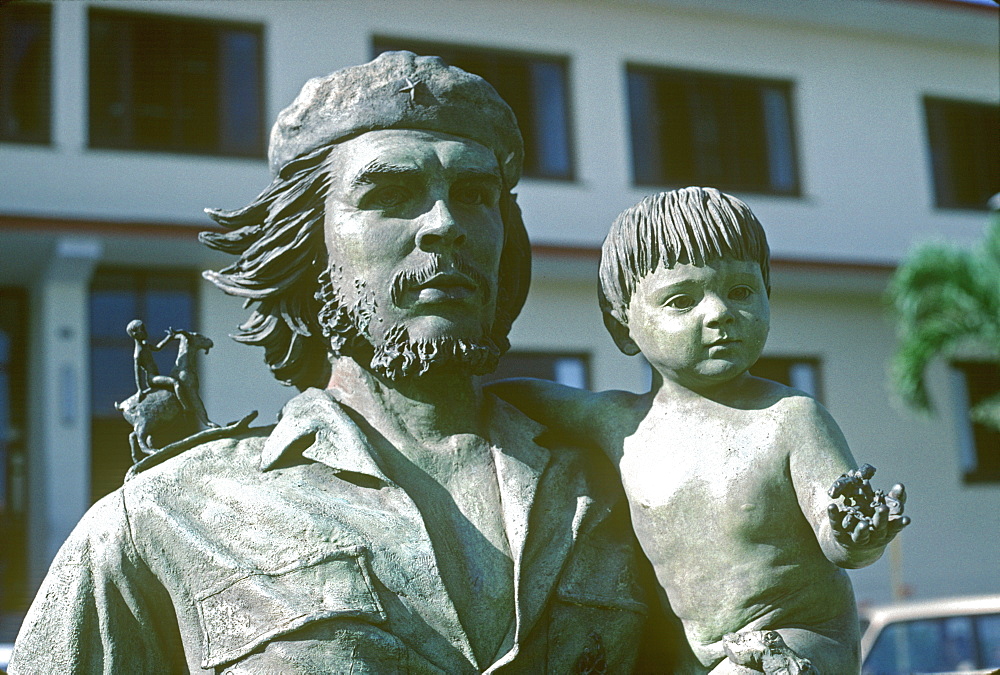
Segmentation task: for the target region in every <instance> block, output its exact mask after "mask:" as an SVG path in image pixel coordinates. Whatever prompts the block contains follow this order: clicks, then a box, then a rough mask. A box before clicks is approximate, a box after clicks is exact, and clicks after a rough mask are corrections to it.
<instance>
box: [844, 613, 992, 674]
mask: <svg viewBox="0 0 1000 675" xmlns="http://www.w3.org/2000/svg"><path fill="white" fill-rule="evenodd" d="M998 666H1000V614H989V615H983V616H950V617H940V618H934V619H920V620H918V621H903V622H899V623H892V624H889V625H887V626H886V627H885V628H884V629H883V630H882V632H881V633H880V634H879V637H878V640H876V642H875V645H874V646H873V647H872V650H871V652H870V653H869V654H868V658H866V659H865V663H864V666H863V667H862V673H863V674H864V675H909V674H910V673H940V672H949V671H963V670H973V669H976V668H995V667H998Z"/></svg>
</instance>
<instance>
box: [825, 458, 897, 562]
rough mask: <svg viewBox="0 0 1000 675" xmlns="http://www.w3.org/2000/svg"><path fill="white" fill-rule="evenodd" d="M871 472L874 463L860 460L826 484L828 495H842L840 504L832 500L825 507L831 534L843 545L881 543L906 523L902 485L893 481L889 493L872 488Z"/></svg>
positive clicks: (875, 544) (877, 544)
mask: <svg viewBox="0 0 1000 675" xmlns="http://www.w3.org/2000/svg"><path fill="white" fill-rule="evenodd" d="M874 475H875V467H873V466H872V465H871V464H864V465H862V466H861V468H860V469H857V470H854V471H849V472H847V473H845V474H843V475H842V476H841V477H840V478H838V479H837V480H836V481H835V482H834V484H833V486H831V487H830V492H829V494H830V497H832V498H833V499H837V498H838V497H843V498H844V505H843V506H840V505H839V504H836V503H834V504H830V506H829V507H827V514H828V515H829V517H830V526H831V528H832V529H833V535H834V537H835V538H836V539H837V541H838V542H839V543H840V545H841V546H843V547H844V548H848V549H850V548H862V547H863V548H876V547H882V546H885V545H886V544H888V543H889V542H890V541H892V539H893V537H895V536H896V535H897V534H899V532H900V530H902V529H903V528H904V527H906V526H907V525H909V524H910V519H909V518H908V517H907V516H904V515H903V506H904V504H906V489H905V488H904V487H903V486H902V485H896V486H894V487H893V488H892V489H891V490H889V494H886V493H884V492H882V491H881V490H873V489H872V487H871V484H870V483H869V479H871V477H872V476H874Z"/></svg>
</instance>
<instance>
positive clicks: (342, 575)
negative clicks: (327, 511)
mask: <svg viewBox="0 0 1000 675" xmlns="http://www.w3.org/2000/svg"><path fill="white" fill-rule="evenodd" d="M196 601H197V603H198V619H199V621H200V623H201V626H200V627H201V638H202V654H203V655H204V658H203V659H202V664H201V666H202V668H205V669H211V668H216V667H218V666H220V665H222V664H225V663H228V662H231V661H235V660H236V659H239V658H242V657H244V656H246V655H247V654H248V653H250V652H251V651H253V650H254V649H256V648H257V647H259V646H261V645H262V644H264V643H266V642H268V641H269V640H272V639H273V638H275V637H277V636H279V635H283V634H285V633H289V632H291V631H294V630H298V629H299V628H302V627H303V626H305V625H307V624H309V623H311V622H314V621H321V620H324V619H331V618H335V617H346V618H353V619H357V620H361V621H364V622H367V623H373V624H380V623H383V622H384V621H385V618H386V617H385V610H384V609H383V608H382V604H381V603H380V602H379V600H378V596H377V595H376V593H375V590H374V588H373V586H372V582H371V574H370V572H369V570H368V562H367V558H366V555H365V550H364V549H363V548H361V547H350V548H344V549H338V550H335V551H331V552H326V553H323V554H320V555H318V556H314V557H313V558H309V559H307V560H302V561H298V562H296V563H294V564H292V565H289V566H287V567H284V568H281V569H278V570H274V571H268V572H262V571H256V570H254V571H244V572H241V573H238V574H235V575H233V576H231V577H229V578H228V579H226V581H224V582H223V583H222V584H220V585H219V586H217V587H215V588H212V589H209V590H208V591H206V592H204V593H201V594H199V595H198V596H197V597H196Z"/></svg>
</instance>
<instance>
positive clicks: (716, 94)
mask: <svg viewBox="0 0 1000 675" xmlns="http://www.w3.org/2000/svg"><path fill="white" fill-rule="evenodd" d="M627 77H628V98H629V114H630V117H631V126H632V169H633V177H634V180H635V182H636V184H638V185H666V186H686V185H711V186H714V187H719V188H722V189H726V190H735V191H747V192H763V193H770V194H781V195H794V194H798V192H799V181H798V169H797V166H796V161H795V142H794V140H795V139H794V134H793V131H792V129H793V125H792V111H791V108H792V85H791V84H790V83H789V82H782V81H775V80H762V79H751V78H746V77H733V76H729V75H717V74H709V73H701V72H692V71H683V70H665V69H654V68H649V67H643V66H634V65H631V66H629V67H628V69H627Z"/></svg>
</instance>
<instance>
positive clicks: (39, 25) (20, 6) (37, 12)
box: [0, 3, 52, 143]
mask: <svg viewBox="0 0 1000 675" xmlns="http://www.w3.org/2000/svg"><path fill="white" fill-rule="evenodd" d="M51 15H52V10H51V8H50V7H49V6H47V5H43V4H35V3H30V4H29V3H14V4H10V5H9V6H8V5H5V6H4V7H3V11H0V141H17V142H23V143H47V142H48V141H49V125H50V116H51V115H50V110H49V108H50V97H51V95H50V87H51V84H50V82H49V79H50V76H49V73H50V62H51V52H52V47H51V27H50V26H51Z"/></svg>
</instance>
